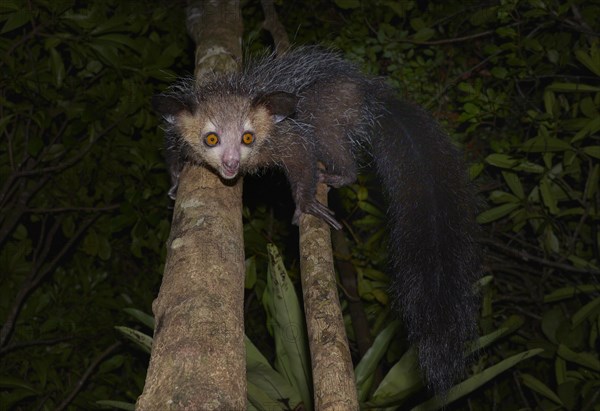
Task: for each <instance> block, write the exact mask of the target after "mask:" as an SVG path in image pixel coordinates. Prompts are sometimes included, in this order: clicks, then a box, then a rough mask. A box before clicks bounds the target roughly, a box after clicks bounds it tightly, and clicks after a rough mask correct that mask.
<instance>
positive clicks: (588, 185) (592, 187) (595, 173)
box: [584, 164, 600, 200]
mask: <svg viewBox="0 0 600 411" xmlns="http://www.w3.org/2000/svg"><path fill="white" fill-rule="evenodd" d="M598 186H600V164H594V167H592V171H591V172H590V173H589V174H588V178H587V180H586V181H585V191H584V193H585V199H586V200H591V199H592V198H594V196H595V195H596V191H598Z"/></svg>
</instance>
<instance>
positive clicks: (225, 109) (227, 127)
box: [176, 96, 273, 180]
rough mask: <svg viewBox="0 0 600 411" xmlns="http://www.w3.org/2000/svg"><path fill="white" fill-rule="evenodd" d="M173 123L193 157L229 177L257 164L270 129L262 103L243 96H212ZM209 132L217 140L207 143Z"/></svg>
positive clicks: (266, 112)
mask: <svg viewBox="0 0 600 411" xmlns="http://www.w3.org/2000/svg"><path fill="white" fill-rule="evenodd" d="M176 124H177V128H178V129H179V132H180V134H181V136H182V137H183V138H184V139H185V141H186V142H187V143H188V144H189V145H190V146H191V147H192V149H193V151H194V154H195V156H196V160H198V161H199V162H201V163H203V164H207V165H209V166H210V167H212V168H213V169H214V170H215V171H217V172H218V173H219V175H220V176H221V177H223V178H224V179H227V180H229V179H232V178H235V177H236V176H237V175H238V174H240V173H245V172H248V171H254V169H255V168H257V167H259V166H260V165H261V164H260V149H261V146H262V145H263V143H264V142H265V141H266V140H267V138H268V137H269V135H270V133H271V130H272V127H273V116H272V115H271V114H270V113H269V112H268V110H267V109H266V108H265V107H264V106H261V105H254V106H253V105H252V104H251V102H250V100H249V99H248V98H246V97H242V96H215V97H214V98H213V99H209V101H206V102H203V103H202V105H201V106H199V107H198V108H196V111H195V112H194V113H193V114H192V113H189V112H187V111H186V112H182V113H180V114H179V115H178V119H177V121H176ZM246 133H251V134H252V136H253V141H252V142H251V143H249V144H247V143H245V142H244V141H243V136H244V134H246ZM212 134H214V135H216V137H217V139H216V141H217V143H216V144H214V145H209V144H207V136H209V135H212ZM214 135H213V136H212V137H213V141H215V140H214Z"/></svg>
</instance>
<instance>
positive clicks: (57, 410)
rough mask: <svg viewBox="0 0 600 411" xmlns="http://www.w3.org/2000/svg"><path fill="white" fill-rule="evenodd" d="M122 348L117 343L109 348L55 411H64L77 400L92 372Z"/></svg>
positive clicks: (88, 369)
mask: <svg viewBox="0 0 600 411" xmlns="http://www.w3.org/2000/svg"><path fill="white" fill-rule="evenodd" d="M120 346H121V342H120V341H117V342H116V343H114V344H113V345H111V346H110V347H108V348H107V349H106V350H104V351H103V352H102V353H101V354H100V355H99V356H98V357H97V358H96V359H95V360H94V361H93V362H92V363H91V364H90V366H89V367H88V368H87V370H85V372H84V373H83V375H82V376H81V378H80V379H79V380H78V381H77V383H76V384H75V387H74V388H73V391H71V393H70V394H69V395H68V396H67V398H65V399H64V400H63V402H61V403H60V405H59V406H58V407H56V408H55V411H61V410H64V409H65V408H66V407H67V406H68V405H69V404H70V403H71V401H73V398H75V396H76V395H77V394H78V393H79V391H81V389H82V388H83V385H84V384H85V383H86V381H87V380H88V379H89V378H90V376H91V375H92V372H93V371H94V369H95V368H96V367H97V366H98V365H99V364H100V363H101V362H102V361H104V359H105V358H106V357H108V356H109V355H110V354H112V352H113V351H115V350H116V349H117V348H119V347H120Z"/></svg>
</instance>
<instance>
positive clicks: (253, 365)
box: [244, 337, 310, 410]
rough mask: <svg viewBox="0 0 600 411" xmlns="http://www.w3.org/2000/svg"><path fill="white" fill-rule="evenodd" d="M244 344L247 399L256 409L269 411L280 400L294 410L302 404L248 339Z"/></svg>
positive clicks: (300, 399)
mask: <svg viewBox="0 0 600 411" xmlns="http://www.w3.org/2000/svg"><path fill="white" fill-rule="evenodd" d="M244 342H245V346H246V376H247V379H248V386H249V388H248V398H249V399H250V401H251V402H252V404H253V405H254V406H255V407H257V408H258V409H261V410H263V409H264V410H270V409H273V408H272V407H273V406H275V405H276V404H279V405H281V402H280V400H281V399H287V400H288V401H289V405H290V407H291V408H292V409H296V407H297V406H298V405H300V404H301V403H302V398H301V397H300V394H299V393H298V391H297V390H296V389H294V387H292V386H291V385H290V384H289V382H288V381H287V380H286V379H285V377H284V376H283V375H281V374H280V373H278V372H277V371H275V370H274V369H273V367H271V364H269V362H268V361H267V359H266V358H265V357H264V356H263V355H262V354H261V353H260V351H259V350H258V349H257V348H256V346H255V345H254V344H252V341H250V339H249V338H248V337H245V338H244ZM250 386H252V389H250ZM309 405H310V404H309ZM305 409H308V408H305Z"/></svg>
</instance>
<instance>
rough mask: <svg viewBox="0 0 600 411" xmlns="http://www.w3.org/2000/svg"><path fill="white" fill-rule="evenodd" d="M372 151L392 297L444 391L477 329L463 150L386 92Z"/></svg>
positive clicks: (429, 374)
mask: <svg viewBox="0 0 600 411" xmlns="http://www.w3.org/2000/svg"><path fill="white" fill-rule="evenodd" d="M383 105H384V107H385V108H386V110H387V111H386V112H385V114H384V115H382V116H381V117H380V118H379V119H378V125H377V126H376V128H377V130H376V131H375V133H374V135H373V143H372V144H373V156H374V159H375V162H376V166H377V172H378V174H379V176H380V178H381V179H382V183H383V186H384V189H385V191H386V192H387V196H388V200H389V210H388V216H389V218H390V244H389V252H390V260H391V263H392V264H391V265H392V266H391V270H392V286H391V291H392V293H393V298H394V301H397V304H398V306H399V308H400V310H401V311H402V315H403V318H404V321H405V324H406V327H407V329H408V333H409V339H410V341H411V342H412V343H414V344H416V347H417V349H418V353H419V362H420V364H421V368H422V370H423V372H424V374H425V377H426V380H427V382H428V386H429V387H430V388H431V389H433V390H434V391H435V392H438V393H445V392H446V391H447V390H448V389H449V388H450V387H451V386H452V384H453V383H454V382H455V381H456V380H457V378H459V377H460V376H461V375H462V374H463V372H464V368H465V360H464V353H465V350H466V345H465V343H466V342H467V341H468V340H470V339H471V338H473V337H474V336H475V335H476V315H477V303H476V298H475V296H474V294H473V282H474V281H475V280H476V279H477V278H478V275H479V273H480V254H479V250H478V247H477V245H476V243H475V237H476V233H477V226H476V224H475V221H474V212H475V199H474V197H473V194H472V192H471V189H470V184H469V181H468V179H467V175H466V171H465V168H464V165H463V162H462V160H461V158H460V154H459V153H458V151H457V150H456V149H455V148H454V147H453V146H452V144H451V142H450V140H449V138H448V136H447V135H446V134H445V133H444V132H443V131H442V130H441V128H440V126H439V125H438V124H437V122H436V121H435V120H434V119H433V118H432V117H431V116H430V115H429V114H428V113H427V112H425V111H424V110H423V109H421V108H420V107H417V106H415V105H413V104H410V103H406V102H402V101H399V100H397V99H395V98H392V97H388V98H386V101H384V104H383Z"/></svg>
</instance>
